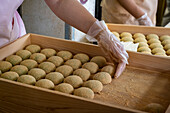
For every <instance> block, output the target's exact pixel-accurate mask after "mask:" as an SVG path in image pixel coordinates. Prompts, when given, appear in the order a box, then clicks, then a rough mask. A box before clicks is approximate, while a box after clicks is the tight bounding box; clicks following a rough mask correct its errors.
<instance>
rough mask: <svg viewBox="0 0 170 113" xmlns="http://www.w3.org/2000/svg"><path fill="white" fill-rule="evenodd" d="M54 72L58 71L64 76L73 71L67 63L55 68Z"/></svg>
mask: <svg viewBox="0 0 170 113" xmlns="http://www.w3.org/2000/svg"><path fill="white" fill-rule="evenodd" d="M56 72H60V73H61V74H63V75H64V77H67V76H69V75H71V74H72V73H73V68H72V67H71V66H68V65H62V66H60V67H58V68H57V69H56Z"/></svg>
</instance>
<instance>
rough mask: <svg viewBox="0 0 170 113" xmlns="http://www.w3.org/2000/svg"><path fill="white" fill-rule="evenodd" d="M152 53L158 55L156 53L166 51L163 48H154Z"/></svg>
mask: <svg viewBox="0 0 170 113" xmlns="http://www.w3.org/2000/svg"><path fill="white" fill-rule="evenodd" d="M152 53H153V54H156V53H165V50H164V49H162V48H154V49H152Z"/></svg>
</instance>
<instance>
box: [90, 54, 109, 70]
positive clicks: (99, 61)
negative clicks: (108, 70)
mask: <svg viewBox="0 0 170 113" xmlns="http://www.w3.org/2000/svg"><path fill="white" fill-rule="evenodd" d="M90 62H94V63H96V64H97V65H98V66H99V67H100V68H101V67H103V66H105V65H106V63H107V61H106V59H105V58H104V57H103V56H95V57H93V58H92V59H91V60H90Z"/></svg>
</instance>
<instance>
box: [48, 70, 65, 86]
mask: <svg viewBox="0 0 170 113" xmlns="http://www.w3.org/2000/svg"><path fill="white" fill-rule="evenodd" d="M45 78H46V79H49V80H51V81H52V82H53V83H54V84H55V85H57V84H59V83H61V82H62V81H63V80H64V76H63V75H62V74H61V73H59V72H51V73H49V74H47V75H46V77H45Z"/></svg>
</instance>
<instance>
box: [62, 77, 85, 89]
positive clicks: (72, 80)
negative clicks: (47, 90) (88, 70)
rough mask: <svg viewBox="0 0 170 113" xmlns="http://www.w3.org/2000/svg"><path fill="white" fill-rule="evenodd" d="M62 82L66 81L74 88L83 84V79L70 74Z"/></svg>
mask: <svg viewBox="0 0 170 113" xmlns="http://www.w3.org/2000/svg"><path fill="white" fill-rule="evenodd" d="M64 83H68V84H70V85H72V86H73V87H74V88H78V87H80V86H81V85H82V84H83V80H82V79H81V78H80V77H79V76H77V75H71V76H68V77H66V78H65V79H64Z"/></svg>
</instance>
